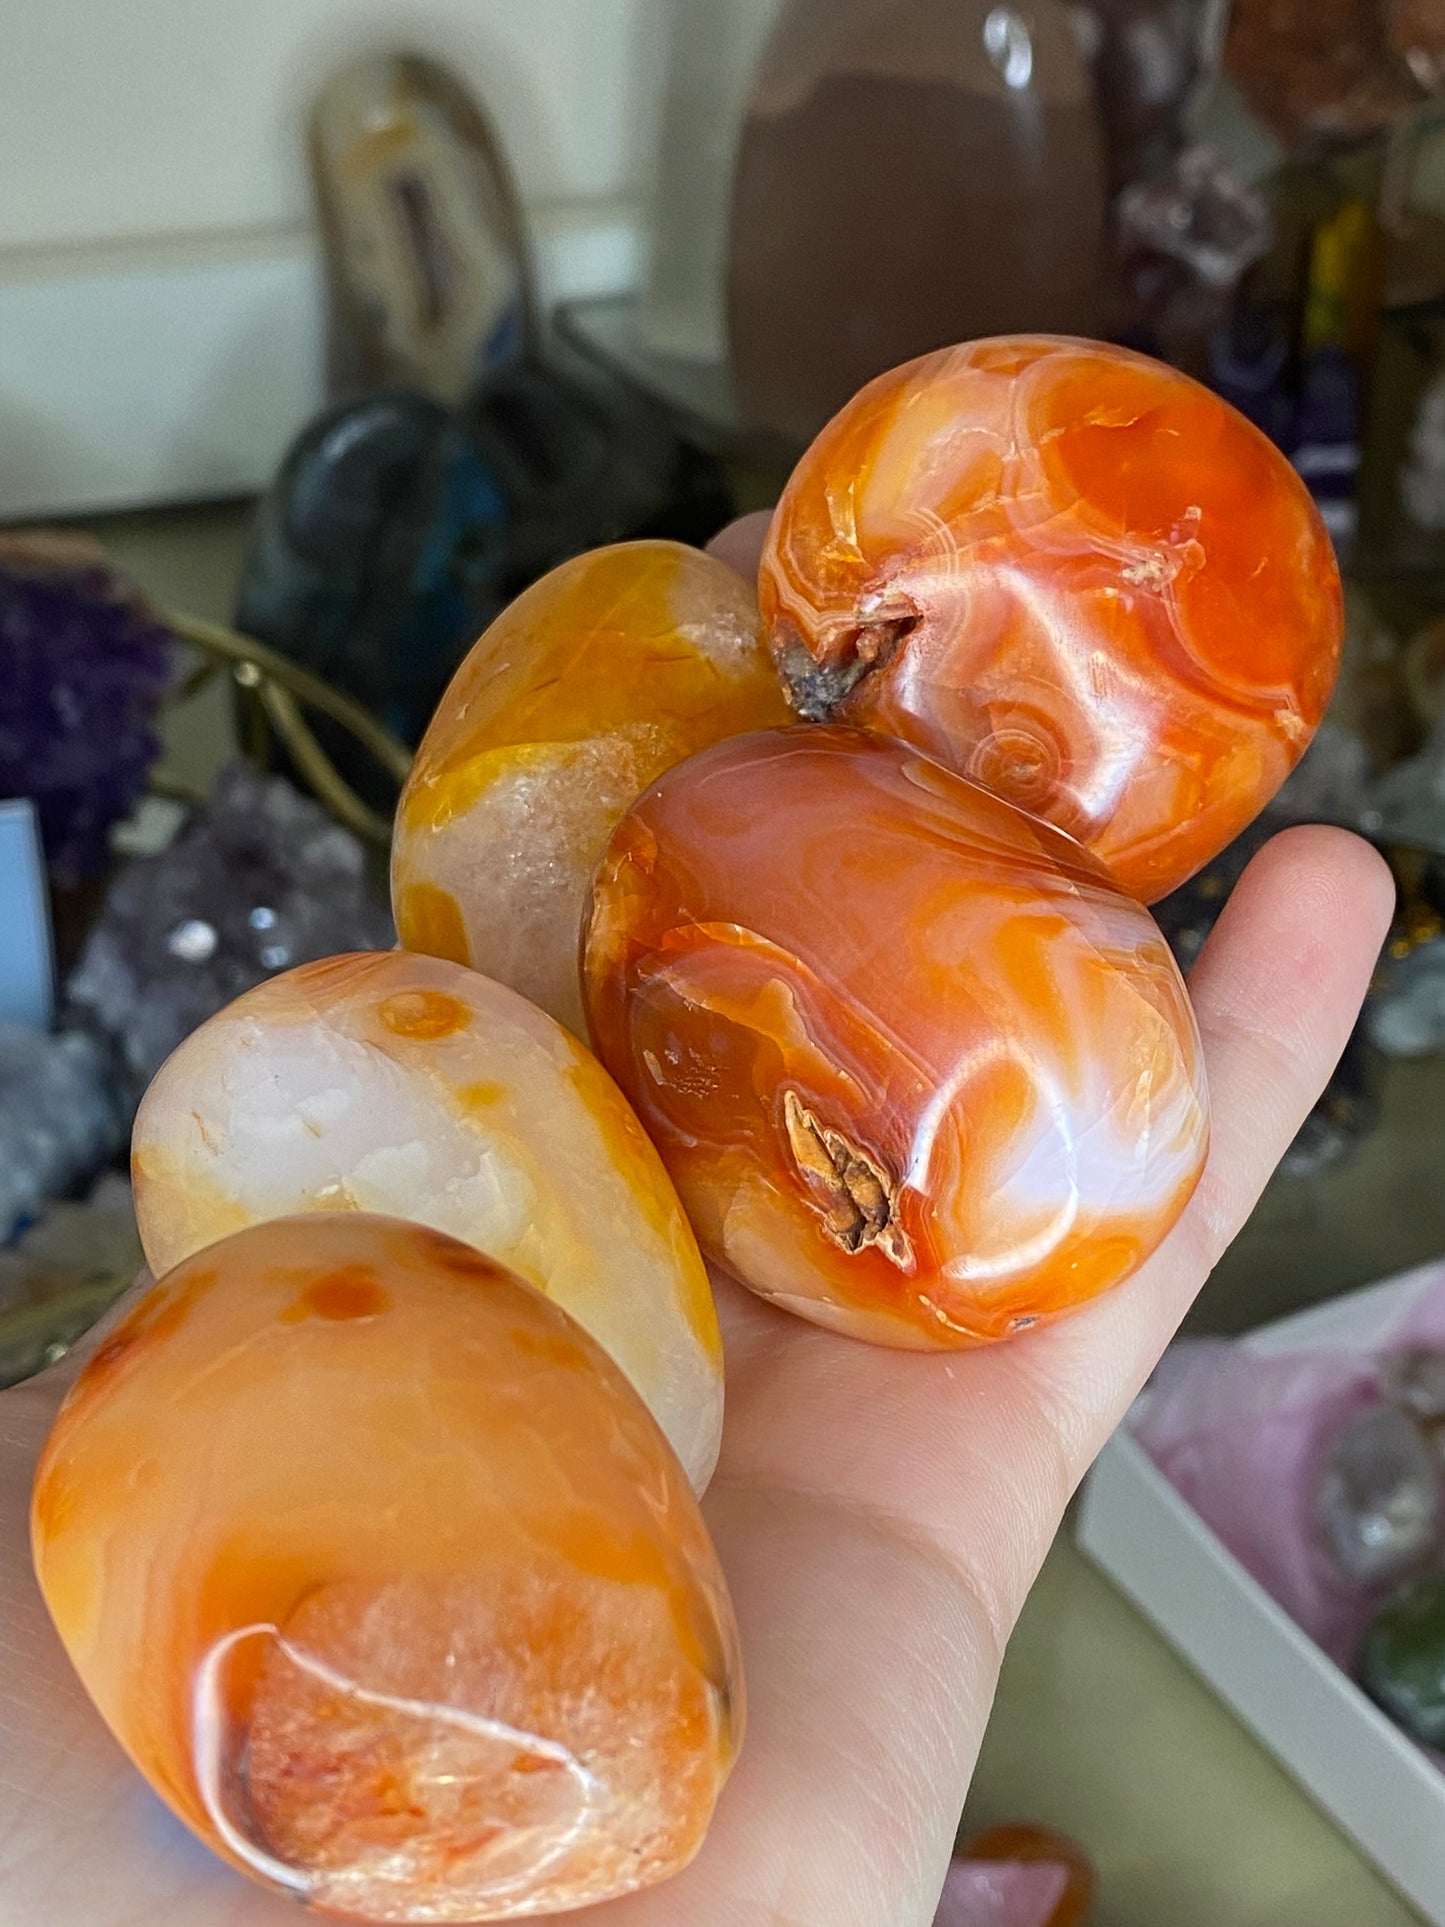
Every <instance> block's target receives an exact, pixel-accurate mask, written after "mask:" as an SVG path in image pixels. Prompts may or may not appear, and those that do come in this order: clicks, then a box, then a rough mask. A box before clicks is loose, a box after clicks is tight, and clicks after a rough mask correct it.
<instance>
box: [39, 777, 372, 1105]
mask: <svg viewBox="0 0 1445 1927" xmlns="http://www.w3.org/2000/svg"><path fill="white" fill-rule="evenodd" d="M395 941H396V936H395V932H394V929H393V927H392V923H391V918H390V914H389V913H388V911H387V910H386V909H385V907H384V906H383V903H382V901H381V899H380V896H379V894H377V893H376V892H374V891H373V889H372V887H371V885H370V882H369V880H368V878H367V874H366V857H365V853H364V852H363V850H362V847H361V845H360V843H358V841H357V840H356V838H355V837H354V836H353V835H352V834H351V832H350V831H349V830H345V829H343V828H341V826H340V825H339V824H337V823H334V822H333V821H332V819H331V818H330V817H329V816H328V815H327V814H326V812H325V811H324V810H323V809H322V808H321V807H320V805H319V804H317V803H314V802H312V801H311V800H310V799H309V798H308V797H304V796H301V795H300V794H299V793H298V792H297V791H296V790H294V789H292V787H291V785H290V784H289V783H286V782H284V781H283V780H282V779H281V778H280V777H276V776H273V777H264V776H260V775H258V774H257V773H256V772H255V771H253V770H250V769H248V768H245V767H243V766H236V767H234V768H231V769H228V770H226V771H223V772H222V774H221V775H220V777H218V779H217V781H216V785H215V788H214V790H213V792H212V795H211V798H210V801H209V802H208V803H207V805H206V806H205V807H204V808H203V809H201V810H199V811H198V812H197V813H196V814H195V816H193V817H192V818H191V820H190V821H189V822H188V823H187V824H186V825H185V826H184V827H183V828H182V830H181V831H180V833H179V835H178V836H177V837H176V838H175V840H174V841H173V842H172V843H171V845H170V846H169V848H167V849H166V850H163V851H162V852H161V853H160V854H159V855H157V856H147V857H138V858H136V859H135V860H134V861H133V862H131V863H129V864H127V865H126V867H125V868H124V869H123V870H122V871H121V872H120V873H119V874H118V875H117V877H116V879H115V881H114V882H113V883H112V885H111V887H110V890H109V893H108V894H107V897H106V901H105V907H104V909H103V910H102V912H101V915H100V918H99V919H98V921H97V923H96V925H95V928H94V929H93V930H92V932H91V934H90V937H89V939H88V941H87V943H86V946H85V949H84V950H83V952H82V953H81V957H80V961H79V963H78V964H77V966H76V968H75V971H74V972H73V974H72V976H71V978H70V981H69V983H68V984H67V986H66V994H67V997H68V1000H69V1005H70V1009H71V1011H72V1013H73V1014H74V1015H75V1017H76V1018H77V1019H78V1020H79V1021H82V1022H85V1023H87V1024H88V1025H89V1026H90V1027H91V1028H92V1029H94V1030H97V1031H99V1032H100V1033H101V1034H102V1035H103V1036H105V1037H106V1038H108V1039H109V1040H110V1041H111V1043H112V1045H113V1047H114V1049H115V1051H116V1053H117V1056H118V1057H119V1059H120V1061H121V1062H122V1063H123V1065H124V1067H125V1072H126V1075H127V1079H128V1082H129V1083H130V1085H131V1086H132V1090H133V1094H134V1095H135V1096H136V1097H139V1095H140V1092H141V1091H142V1090H143V1089H144V1088H145V1086H146V1084H147V1083H149V1081H150V1079H151V1078H152V1077H153V1076H154V1074H155V1072H156V1071H157V1070H158V1069H159V1068H160V1066H161V1064H162V1063H163V1062H164V1061H165V1059H166V1058H167V1057H168V1056H169V1055H170V1053H171V1052H172V1051H173V1050H174V1049H175V1047H176V1045H177V1044H179V1043H180V1041H181V1039H182V1038H183V1037H186V1036H188V1035H189V1034H190V1032H191V1031H193V1030H194V1029H195V1028H196V1026H197V1025H198V1024H200V1023H204V1021H205V1020H206V1018H207V1017H210V1016H213V1015H214V1013H215V1012H216V1011H218V1010H220V1009H221V1008H222V1006H223V1005H225V1004H228V1003H230V1002H231V1000H232V999H233V998H235V997H239V996H240V994H241V992H242V991H243V990H249V989H250V988H251V987H252V985H253V984H258V983H260V982H261V981H262V979H263V978H265V977H269V976H273V975H274V974H275V973H276V972H277V971H281V970H289V969H290V968H291V966H292V965H293V964H299V963H310V962H312V961H314V960H315V959H316V958H318V957H327V956H331V955H333V954H334V953H335V952H337V951H345V950H375V949H385V948H388V947H389V946H390V945H392V944H393V943H395Z"/></svg>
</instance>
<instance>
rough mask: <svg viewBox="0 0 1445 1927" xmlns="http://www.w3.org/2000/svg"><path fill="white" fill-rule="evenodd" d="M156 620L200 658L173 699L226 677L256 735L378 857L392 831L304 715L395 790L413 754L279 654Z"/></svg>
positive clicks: (186, 623) (194, 626)
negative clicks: (356, 747) (343, 740)
mask: <svg viewBox="0 0 1445 1927" xmlns="http://www.w3.org/2000/svg"><path fill="white" fill-rule="evenodd" d="M161 620H162V621H163V622H164V623H165V625H166V627H167V628H168V629H170V631H171V633H172V634H173V635H175V636H177V637H178V638H179V639H180V640H181V641H182V642H184V643H187V644H189V645H190V647H191V648H193V649H196V650H198V651H199V652H200V654H201V655H202V656H203V657H204V658H205V661H204V662H203V663H202V665H201V667H200V669H199V670H198V671H197V673H196V674H195V675H193V676H192V677H191V678H190V679H189V681H188V682H187V683H186V684H185V685H184V686H183V687H182V689H181V690H180V691H179V692H178V697H179V699H181V700H183V699H185V698H186V697H189V696H193V695H195V694H196V692H197V691H198V690H200V689H201V688H203V687H204V686H205V684H206V683H208V682H209V681H210V680H211V678H212V677H213V676H216V675H219V674H221V673H222V672H229V674H230V676H231V679H232V681H233V682H234V683H235V685H236V687H237V688H238V689H239V690H240V691H241V692H242V694H243V696H244V697H246V698H247V699H248V701H249V703H250V704H251V705H252V706H253V713H254V714H255V715H256V716H257V718H258V720H259V721H260V723H261V726H262V730H263V731H264V730H265V728H267V727H269V728H270V729H272V730H274V731H275V733H276V736H277V737H278V738H279V740H280V742H281V743H282V745H283V746H284V748H285V749H286V751H287V753H288V754H289V755H290V757H291V759H292V761H293V762H294V763H295V765H296V768H297V770H298V771H299V773H300V774H301V776H302V777H303V778H304V779H305V781H306V782H307V783H308V784H309V785H310V787H311V789H312V790H313V791H314V792H315V794H316V796H317V798H318V799H319V801H320V802H322V803H323V804H325V806H326V808H327V809H328V810H330V812H331V814H332V815H333V816H334V817H335V818H336V819H337V821H338V822H339V823H343V824H345V826H346V827H347V829H349V830H354V831H355V832H356V834H357V835H358V836H359V837H362V838H363V839H364V840H365V841H366V842H368V843H370V844H372V845H373V846H374V847H376V848H378V849H382V850H384V849H385V848H386V847H387V845H388V844H389V843H390V841H391V824H390V822H389V821H388V820H387V819H386V818H385V817H382V816H379V815H378V814H377V813H376V811H375V810H373V809H372V808H371V806H370V805H369V804H367V803H364V802H363V801H362V799H361V798H360V797H359V796H358V795H357V794H356V791H355V790H354V789H353V788H352V787H351V785H350V784H349V783H348V782H347V781H346V779H345V778H344V777H343V776H342V775H341V774H340V772H339V771H338V770H337V768H336V765H335V764H334V763H333V762H332V760H331V758H330V757H329V756H328V755H327V753H326V751H325V750H324V749H323V748H322V747H321V745H320V743H319V742H318V741H317V740H316V737H315V735H314V734H313V733H312V731H311V729H310V727H309V725H308V724H307V721H306V714H305V712H306V711H307V710H308V709H310V710H317V711H319V712H320V713H321V714H322V715H323V716H328V717H330V719H331V720H332V721H333V722H335V723H339V724H340V725H341V727H342V728H343V729H345V730H346V731H347V732H348V734H350V735H351V736H352V737H353V738H354V739H355V740H356V742H358V743H359V744H360V745H361V747H362V748H363V749H364V750H366V751H367V752H368V753H369V755H370V756H371V757H372V759H373V760H374V761H375V762H376V763H377V764H378V765H379V766H380V767H381V768H382V769H383V770H384V771H385V772H386V774H387V776H389V777H390V778H391V779H392V780H393V781H394V782H395V783H396V786H397V789H398V790H400V788H401V786H402V784H403V783H404V782H405V781H406V778H407V774H408V772H409V771H410V769H411V761H412V758H411V751H410V750H409V749H408V748H407V746H406V744H405V743H403V742H402V741H401V740H400V738H399V737H396V736H393V735H392V733H391V731H390V730H389V729H387V728H385V727H384V726H383V725H382V724H381V723H379V722H377V720H376V718H375V717H374V716H372V715H370V714H369V712H368V711H367V710H365V709H363V708H362V706H361V704H360V703H358V702H354V701H353V700H352V698H351V697H350V696H346V695H343V694H342V692H341V691H340V690H337V689H333V688H332V687H331V685H330V684H329V683H326V682H323V681H322V680H321V678H320V677H319V676H313V675H312V674H311V672H310V671H309V670H306V669H302V668H301V667H300V666H299V665H298V664H297V663H294V662H292V661H291V660H290V659H289V658H288V657H286V656H283V655H282V654H281V653H280V652H279V651H278V650H275V649H271V648H269V647H268V646H267V645H266V644H265V643H264V642H258V641H257V640H256V638H255V637H254V636H245V635H242V634H241V633H240V632H239V631H238V630H235V629H227V628H225V627H224V626H223V625H222V624H221V623H218V622H203V621H202V620H201V618H200V617H199V616H189V615H172V614H169V613H167V614H165V615H163V616H162V618H161Z"/></svg>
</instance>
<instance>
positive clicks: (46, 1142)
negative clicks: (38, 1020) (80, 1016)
mask: <svg viewBox="0 0 1445 1927" xmlns="http://www.w3.org/2000/svg"><path fill="white" fill-rule="evenodd" d="M129 1121H130V1120H129V1118H128V1116H126V1115H125V1114H124V1112H123V1110H122V1107H121V1105H120V1104H119V1103H118V1101H117V1098H116V1092H115V1085H114V1080H113V1077H112V1073H111V1066H110V1064H109V1061H108V1058H107V1053H106V1051H105V1050H104V1049H103V1048H102V1046H101V1045H100V1044H99V1043H98V1042H97V1041H96V1040H95V1039H94V1038H93V1037H90V1036H87V1035H86V1034H85V1033H84V1032H82V1031H74V1030H72V1031H62V1032H60V1033H59V1034H51V1033H48V1032H45V1031H38V1030H30V1029H28V1028H26V1027H25V1026H23V1025H20V1024H4V1025H0V1246H3V1245H4V1244H5V1243H6V1242H7V1241H8V1240H9V1239H10V1238H12V1237H13V1236H14V1234H15V1233H16V1232H17V1231H18V1230H20V1229H21V1228H22V1227H23V1226H24V1225H26V1224H27V1223H29V1222H30V1221H31V1220H32V1219H35V1218H37V1217H38V1216H39V1215H40V1213H41V1211H42V1210H43V1209H44V1207H45V1205H46V1203H47V1202H48V1201H49V1200H50V1199H51V1198H53V1197H56V1196H58V1195H59V1194H60V1193H62V1192H64V1191H68V1190H70V1189H71V1188H72V1187H74V1186H76V1185H78V1184H80V1183H81V1182H82V1181H84V1180H87V1179H89V1178H92V1177H94V1175H95V1174H96V1172H97V1171H99V1169H100V1168H101V1166H102V1165H104V1164H105V1163H106V1162H108V1160H109V1159H110V1158H111V1157H112V1156H114V1154H115V1152H116V1151H117V1150H118V1149H119V1148H120V1145H121V1143H122V1141H123V1139H124V1137H125V1133H126V1129H127V1126H128V1124H129Z"/></svg>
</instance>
